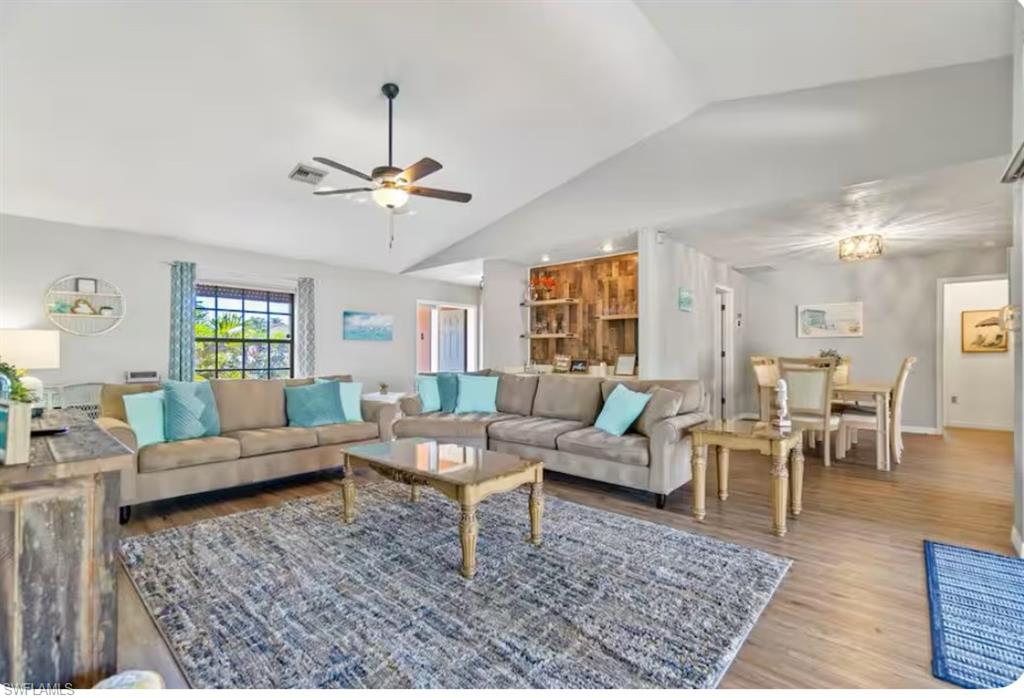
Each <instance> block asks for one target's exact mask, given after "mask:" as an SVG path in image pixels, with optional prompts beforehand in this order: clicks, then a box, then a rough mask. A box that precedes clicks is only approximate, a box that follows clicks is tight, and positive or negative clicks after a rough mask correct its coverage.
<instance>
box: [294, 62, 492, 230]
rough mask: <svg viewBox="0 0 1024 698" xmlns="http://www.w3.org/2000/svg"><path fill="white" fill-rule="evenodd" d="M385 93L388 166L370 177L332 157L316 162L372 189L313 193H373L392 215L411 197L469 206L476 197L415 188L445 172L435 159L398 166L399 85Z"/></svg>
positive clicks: (389, 85)
mask: <svg viewBox="0 0 1024 698" xmlns="http://www.w3.org/2000/svg"><path fill="white" fill-rule="evenodd" d="M380 89H381V92H383V93H384V96H385V97H387V98H388V164H387V165H381V166H380V167H374V168H373V170H372V171H371V172H370V174H366V173H364V172H360V171H359V170H357V169H354V168H352V167H349V166H348V165H342V164H341V163H340V162H336V161H335V160H332V159H330V158H324V157H315V158H313V160H315V161H316V162H319V163H320V164H322V165H327V166H328V167H333V168H334V169H336V170H341V171H342V172H345V173H347V174H350V175H352V176H354V177H358V178H359V179H363V180H366V181H367V182H370V184H371V186H365V187H355V188H351V189H331V188H322V189H317V190H315V191H314V192H313V194H314V195H316V196H333V195H335V194H355V193H357V192H370V196H371V197H372V198H373V200H374V202H376V203H377V205H378V206H380V207H382V208H385V209H387V210H388V211H389V212H390V213H392V214H393V213H396V212H398V209H400V208H402V207H403V206H405V204H406V203H408V201H409V196H410V195H413V196H425V197H429V198H431V199H443V200H444V201H456V202H458V203H463V204H464V203H468V202H469V200H470V199H472V198H473V195H472V194H466V193H463V192H459V191H448V190H447V189H431V188H430V187H421V186H417V185H414V184H413V182H417V181H419V180H421V179H423V178H424V177H426V176H427V175H430V174H433V173H434V172H437V171H438V170H440V169H441V163H439V162H438V161H437V160H434V159H433V158H423V159H422V160H420V161H419V162H416V163H414V164H412V165H410V166H409V167H407V168H405V169H404V170H403V169H401V168H398V167H395V166H394V161H393V158H392V150H393V148H392V146H393V140H394V124H393V112H394V102H395V97H397V96H398V85H396V84H394V83H393V82H389V83H387V84H385V85H384V86H382V87H381V88H380Z"/></svg>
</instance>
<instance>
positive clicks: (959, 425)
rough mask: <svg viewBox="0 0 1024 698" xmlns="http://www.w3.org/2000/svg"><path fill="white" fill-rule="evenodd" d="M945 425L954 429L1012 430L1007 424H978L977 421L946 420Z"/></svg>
mask: <svg viewBox="0 0 1024 698" xmlns="http://www.w3.org/2000/svg"><path fill="white" fill-rule="evenodd" d="M946 426H947V427H953V428H954V429H984V430H985V431H1013V427H1012V426H1010V425H1007V424H980V423H977V422H946Z"/></svg>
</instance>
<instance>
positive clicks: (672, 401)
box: [633, 385, 683, 436]
mask: <svg viewBox="0 0 1024 698" xmlns="http://www.w3.org/2000/svg"><path fill="white" fill-rule="evenodd" d="M647 394H648V395H650V396H651V399H650V401H649V402H648V403H647V406H646V407H644V411H643V412H641V413H640V417H639V418H638V419H637V420H636V422H634V423H633V430H634V431H636V433H638V434H643V435H644V436H650V435H651V429H653V428H654V425H655V424H657V423H658V422H660V421H661V420H663V419H668V418H669V417H675V416H676V415H677V414H679V406H680V405H681V404H682V403H683V396H682V395H681V394H680V393H677V392H676V391H674V390H669V389H668V388H662V387H659V386H657V385H656V386H654V387H652V388H651V389H650V390H648V391H647Z"/></svg>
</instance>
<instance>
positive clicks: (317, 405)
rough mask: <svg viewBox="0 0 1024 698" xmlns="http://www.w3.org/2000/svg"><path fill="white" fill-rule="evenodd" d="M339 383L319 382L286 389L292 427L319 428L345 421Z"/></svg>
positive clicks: (287, 409)
mask: <svg viewBox="0 0 1024 698" xmlns="http://www.w3.org/2000/svg"><path fill="white" fill-rule="evenodd" d="M338 385H339V381H318V382H316V383H313V384H312V385H299V386H295V387H292V388H285V389H284V406H285V412H287V414H288V426H290V427H319V426H323V425H325V424H339V423H341V422H344V421H345V415H344V413H343V412H342V409H341V391H339V390H338Z"/></svg>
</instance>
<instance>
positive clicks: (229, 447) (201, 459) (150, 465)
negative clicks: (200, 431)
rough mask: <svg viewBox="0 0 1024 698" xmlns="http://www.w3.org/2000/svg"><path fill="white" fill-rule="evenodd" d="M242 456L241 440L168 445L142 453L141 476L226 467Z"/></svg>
mask: <svg viewBox="0 0 1024 698" xmlns="http://www.w3.org/2000/svg"><path fill="white" fill-rule="evenodd" d="M241 456H242V447H241V444H240V443H239V442H238V439H230V438H228V437H226V436H207V437H205V438H202V439H188V440H186V441H168V442H167V443H162V444H152V445H151V446H146V447H144V448H141V449H139V472H140V473H155V472H160V471H161V470H174V469H175V468H185V467H188V466H190V465H202V464H204V463H223V462H224V461H230V460H237V459H238V458H241Z"/></svg>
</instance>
